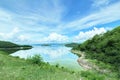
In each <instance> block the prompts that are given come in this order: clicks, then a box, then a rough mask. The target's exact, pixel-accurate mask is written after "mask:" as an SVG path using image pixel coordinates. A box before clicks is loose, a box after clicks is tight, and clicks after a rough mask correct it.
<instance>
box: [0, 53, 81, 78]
mask: <svg viewBox="0 0 120 80" xmlns="http://www.w3.org/2000/svg"><path fill="white" fill-rule="evenodd" d="M56 79H57V80H79V79H80V74H78V73H73V72H71V71H68V70H67V69H65V68H63V67H62V68H61V67H56V66H51V65H49V64H48V63H43V64H42V65H40V66H39V65H37V64H33V63H29V62H28V61H27V60H24V59H19V58H14V57H11V56H8V55H4V52H0V80H56Z"/></svg>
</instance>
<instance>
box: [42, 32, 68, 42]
mask: <svg viewBox="0 0 120 80" xmlns="http://www.w3.org/2000/svg"><path fill="white" fill-rule="evenodd" d="M67 41H68V37H67V36H64V35H61V34H58V33H50V34H49V36H48V37H44V38H42V39H41V40H40V42H67Z"/></svg>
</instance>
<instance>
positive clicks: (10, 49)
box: [0, 41, 32, 54]
mask: <svg viewBox="0 0 120 80" xmlns="http://www.w3.org/2000/svg"><path fill="white" fill-rule="evenodd" d="M31 48H32V46H30V45H19V44H15V43H12V42H9V41H0V51H4V52H6V53H8V54H11V53H14V52H16V51H18V50H26V49H31Z"/></svg>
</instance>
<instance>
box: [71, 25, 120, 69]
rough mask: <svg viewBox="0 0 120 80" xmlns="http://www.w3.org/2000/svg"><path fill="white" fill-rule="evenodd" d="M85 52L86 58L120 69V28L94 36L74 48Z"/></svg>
mask: <svg viewBox="0 0 120 80" xmlns="http://www.w3.org/2000/svg"><path fill="white" fill-rule="evenodd" d="M73 49H77V50H80V51H84V52H86V58H91V59H97V60H98V61H102V62H104V63H107V64H110V65H112V66H114V67H115V69H116V70H119V68H120V26H119V27H117V28H115V29H113V30H112V31H108V32H106V33H105V34H101V35H95V36H94V37H93V38H92V39H89V40H87V41H85V42H84V43H82V44H79V45H78V47H74V48H73Z"/></svg>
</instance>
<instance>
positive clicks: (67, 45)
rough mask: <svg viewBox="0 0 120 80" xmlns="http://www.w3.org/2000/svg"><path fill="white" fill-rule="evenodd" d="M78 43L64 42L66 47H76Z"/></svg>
mask: <svg viewBox="0 0 120 80" xmlns="http://www.w3.org/2000/svg"><path fill="white" fill-rule="evenodd" d="M78 45H79V44H78V43H68V44H65V46H66V47H78Z"/></svg>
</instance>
